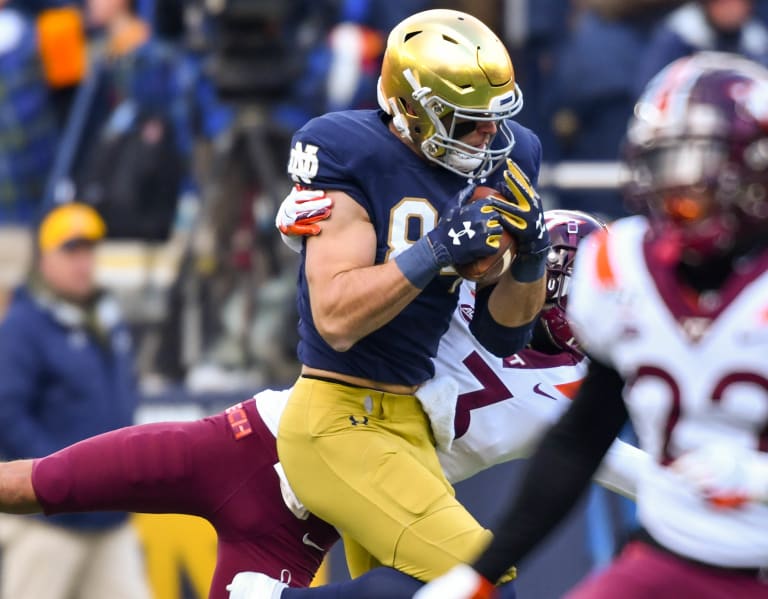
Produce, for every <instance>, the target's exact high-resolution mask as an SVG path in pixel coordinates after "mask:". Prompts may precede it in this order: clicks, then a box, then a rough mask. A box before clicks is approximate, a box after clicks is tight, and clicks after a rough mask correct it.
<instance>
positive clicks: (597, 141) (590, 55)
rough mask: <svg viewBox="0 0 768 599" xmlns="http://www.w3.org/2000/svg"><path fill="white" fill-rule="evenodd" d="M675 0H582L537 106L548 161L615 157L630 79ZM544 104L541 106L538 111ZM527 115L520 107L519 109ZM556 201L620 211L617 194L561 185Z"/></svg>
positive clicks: (631, 95)
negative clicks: (549, 144) (543, 121)
mask: <svg viewBox="0 0 768 599" xmlns="http://www.w3.org/2000/svg"><path fill="white" fill-rule="evenodd" d="M675 4H677V3H676V2H675V1H674V0H653V1H650V2H649V1H648V0H639V1H638V0H634V1H631V2H627V1H626V0H585V1H584V2H583V3H582V11H581V13H579V14H578V15H577V16H575V17H574V20H573V24H572V28H571V30H570V31H569V33H568V35H567V37H566V38H565V40H564V41H562V42H561V43H560V47H559V53H558V56H557V59H556V60H555V67H554V72H553V74H552V76H551V78H550V80H549V85H548V87H547V90H546V92H545V93H546V96H545V97H543V98H541V100H542V101H541V102H540V106H539V107H538V110H539V111H540V112H543V113H544V114H545V115H546V122H547V129H548V130H549V132H550V135H551V141H552V142H553V143H552V146H553V147H551V148H550V149H549V158H550V159H554V160H570V161H615V160H618V154H619V145H620V142H621V137H622V135H623V131H624V128H625V124H626V122H627V119H628V118H629V117H630V115H631V114H632V107H633V106H634V103H635V92H634V88H633V86H634V77H635V73H636V72H637V67H638V56H639V55H640V54H642V51H643V48H644V47H645V44H646V43H647V42H648V39H649V37H650V35H651V31H652V30H653V27H654V26H655V25H656V24H657V23H658V22H659V21H660V20H661V19H662V18H663V16H664V15H665V14H666V13H667V12H668V11H669V9H670V7H671V6H673V5H675ZM542 106H543V108H542ZM524 112H525V111H524ZM558 200H559V203H560V205H561V206H563V207H564V208H572V209H578V210H586V211H590V212H596V213H598V214H601V215H603V216H604V217H605V218H607V219H609V220H610V219H613V218H616V217H618V216H621V215H623V214H625V212H624V209H623V203H622V200H621V196H620V194H619V193H618V191H615V190H609V191H596V190H586V191H585V190H561V192H560V193H559V196H558Z"/></svg>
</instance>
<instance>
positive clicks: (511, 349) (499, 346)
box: [469, 287, 538, 358]
mask: <svg viewBox="0 0 768 599" xmlns="http://www.w3.org/2000/svg"><path fill="white" fill-rule="evenodd" d="M492 291H493V287H483V288H482V289H479V290H478V291H477V293H476V295H475V312H474V315H473V316H472V320H471V321H470V322H469V330H470V332H471V333H472V335H473V336H474V337H475V339H477V340H478V341H479V342H480V344H481V345H482V346H483V347H484V348H485V349H487V350H488V351H489V352H491V353H492V354H493V355H494V356H499V357H500V358H506V357H507V356H511V355H512V354H514V353H517V352H518V351H520V350H521V349H523V348H524V347H525V346H526V345H528V343H529V342H530V340H531V337H532V336H533V326H534V325H535V324H536V321H537V320H538V319H537V318H534V319H533V320H532V321H531V322H528V323H526V324H523V325H520V326H516V327H507V326H504V325H502V324H499V323H498V322H496V321H495V320H494V319H493V316H492V315H491V312H490V310H489V309H488V299H489V298H490V296H491V292H492Z"/></svg>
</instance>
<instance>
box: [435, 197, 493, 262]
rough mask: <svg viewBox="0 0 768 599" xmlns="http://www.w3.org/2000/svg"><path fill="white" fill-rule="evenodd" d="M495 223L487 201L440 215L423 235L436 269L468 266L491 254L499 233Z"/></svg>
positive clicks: (463, 206) (466, 205) (491, 207)
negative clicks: (432, 227)
mask: <svg viewBox="0 0 768 599" xmlns="http://www.w3.org/2000/svg"><path fill="white" fill-rule="evenodd" d="M499 220H500V218H499V213H498V212H497V211H496V210H494V208H493V206H491V205H490V200H488V199H487V198H484V199H481V200H477V201H476V202H472V203H471V204H463V205H461V206H459V207H458V208H454V209H453V210H451V211H449V212H448V213H447V214H444V215H443V216H442V217H441V218H440V220H439V221H438V223H437V226H436V227H435V228H434V229H432V230H431V231H430V232H429V233H427V235H426V237H427V240H428V241H429V245H430V248H431V249H432V253H433V255H434V257H435V261H436V263H437V265H438V266H440V267H443V266H448V265H450V264H468V263H470V262H472V261H474V260H476V259H478V258H482V257H483V256H490V255H491V254H493V253H494V252H495V251H496V250H497V249H498V247H499V240H500V239H501V234H502V231H503V229H502V228H501V224H500V223H499Z"/></svg>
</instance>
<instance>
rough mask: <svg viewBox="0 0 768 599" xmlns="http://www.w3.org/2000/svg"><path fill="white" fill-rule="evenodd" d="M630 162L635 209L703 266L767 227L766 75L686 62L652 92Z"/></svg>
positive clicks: (627, 149)
mask: <svg viewBox="0 0 768 599" xmlns="http://www.w3.org/2000/svg"><path fill="white" fill-rule="evenodd" d="M624 157H625V160H626V162H627V167H628V170H629V175H630V176H629V181H628V183H627V185H626V186H625V194H626V197H627V200H628V203H629V205H630V206H631V207H632V208H633V209H635V210H638V211H641V212H645V213H646V214H647V215H648V217H649V221H650V224H651V228H652V230H653V231H654V232H655V233H656V234H657V237H663V238H664V239H665V240H667V241H671V242H673V244H672V245H674V246H675V247H676V251H677V253H678V254H680V255H682V256H683V257H685V256H690V257H692V258H693V259H695V260H699V261H700V260H701V259H702V258H706V257H709V256H713V255H716V254H721V255H722V254H727V253H729V252H730V251H731V250H732V249H733V248H734V247H736V246H737V245H738V244H739V243H740V242H742V241H745V242H749V241H750V240H753V239H755V238H757V237H758V236H760V235H763V236H764V235H765V232H766V228H767V226H768V70H766V69H765V68H764V67H762V66H760V65H758V64H757V63H754V62H752V61H750V60H747V59H746V58H742V57H740V56H736V55H732V54H724V53H715V52H702V53H699V54H695V55H693V56H691V57H687V58H682V59H679V60H677V61H675V62H673V63H672V64H670V65H669V66H667V67H666V68H665V69H664V70H662V71H661V72H660V73H659V74H658V75H656V77H654V79H653V80H652V81H651V82H650V83H649V84H648V86H647V87H646V89H645V91H644V92H643V94H642V95H641V97H640V99H639V100H638V103H637V105H636V106H635V111H634V117H633V118H632V119H631V120H630V123H629V126H628V129H627V136H626V142H625V145H624Z"/></svg>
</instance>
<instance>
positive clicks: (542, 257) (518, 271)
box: [509, 248, 549, 283]
mask: <svg viewBox="0 0 768 599" xmlns="http://www.w3.org/2000/svg"><path fill="white" fill-rule="evenodd" d="M548 251H549V248H547V249H546V250H544V251H542V252H537V253H535V254H518V255H517V257H516V258H515V259H514V260H513V261H512V265H511V266H510V267H509V273H510V274H511V275H512V278H513V279H515V281H517V282H518V283H533V282H534V281H538V280H539V279H540V278H541V277H543V276H544V272H545V271H546V266H547V252H548Z"/></svg>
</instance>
